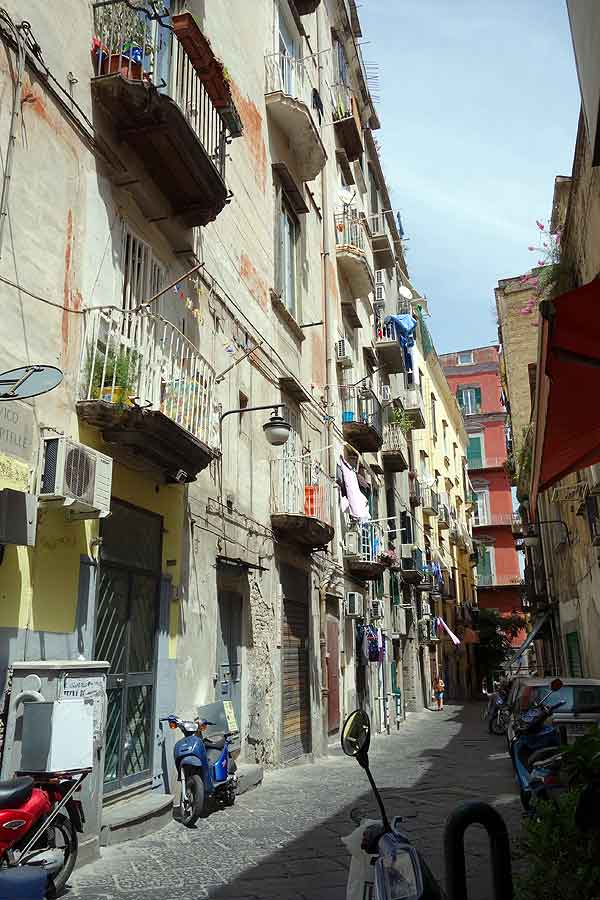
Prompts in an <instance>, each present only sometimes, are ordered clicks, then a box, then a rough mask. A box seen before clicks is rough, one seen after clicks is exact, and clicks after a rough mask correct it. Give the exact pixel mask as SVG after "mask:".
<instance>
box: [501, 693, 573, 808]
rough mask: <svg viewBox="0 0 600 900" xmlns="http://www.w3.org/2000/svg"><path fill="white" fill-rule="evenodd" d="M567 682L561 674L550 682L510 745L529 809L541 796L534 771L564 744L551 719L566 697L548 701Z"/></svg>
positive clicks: (524, 715)
mask: <svg viewBox="0 0 600 900" xmlns="http://www.w3.org/2000/svg"><path fill="white" fill-rule="evenodd" d="M562 686H563V683H562V681H561V680H560V678H555V679H554V680H553V681H552V682H550V690H549V691H548V693H547V694H546V695H545V696H544V697H542V699H541V700H539V701H537V702H536V703H534V704H533V706H531V707H530V708H529V709H527V710H525V711H524V712H523V713H521V715H520V716H519V719H518V720H517V722H516V725H515V736H514V738H513V741H512V743H511V746H510V755H511V759H512V763H513V767H514V770H515V778H516V781H517V784H518V786H519V791H520V796H521V803H522V805H523V809H524V810H525V811H526V812H527V811H530V809H531V807H532V800H533V801H535V800H536V799H537V797H538V794H539V791H540V788H542V789H543V784H542V785H540V780H539V777H538V776H537V775H536V779H535V781H534V783H533V785H532V783H531V781H532V772H533V769H534V767H535V766H536V765H537V766H539V765H540V763H541V762H542V760H544V759H545V758H548V757H550V756H553V755H556V753H557V748H558V747H559V746H560V736H559V734H558V732H557V730H556V729H555V728H554V727H553V725H552V724H550V723H549V722H548V719H549V718H550V717H551V716H552V714H553V713H554V712H555V711H556V710H557V709H558V708H559V707H561V706H563V705H564V702H565V701H564V700H561V701H559V702H558V703H554V704H547V703H546V701H547V699H548V698H549V697H550V696H551V695H552V694H553V693H555V692H556V691H559V690H560V689H561V687H562Z"/></svg>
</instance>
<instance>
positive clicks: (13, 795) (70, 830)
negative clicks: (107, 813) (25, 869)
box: [0, 772, 88, 898]
mask: <svg viewBox="0 0 600 900" xmlns="http://www.w3.org/2000/svg"><path fill="white" fill-rule="evenodd" d="M87 775H88V772H82V773H79V774H78V775H76V776H71V775H64V776H60V775H52V776H50V775H40V776H36V777H35V780H34V779H33V778H32V777H31V776H29V775H22V776H20V777H17V778H13V779H12V780H11V781H0V871H1V867H2V866H23V865H29V866H40V867H43V868H44V870H45V871H46V872H47V874H48V889H47V891H46V897H49V898H54V897H58V896H59V895H60V893H61V892H62V890H63V888H64V887H65V885H66V883H67V881H68V880H69V878H70V876H71V873H72V871H73V868H74V867H75V862H76V860H77V847H78V841H77V832H82V831H83V822H84V816H83V808H82V806H81V801H79V800H76V799H75V796H74V795H75V793H76V791H78V790H79V789H80V787H81V784H82V782H83V780H84V779H85V777H86V776H87ZM63 810H64V811H65V812H66V813H67V814H66V815H65V813H64V812H63Z"/></svg>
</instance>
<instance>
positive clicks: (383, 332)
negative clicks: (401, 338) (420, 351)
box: [374, 316, 398, 344]
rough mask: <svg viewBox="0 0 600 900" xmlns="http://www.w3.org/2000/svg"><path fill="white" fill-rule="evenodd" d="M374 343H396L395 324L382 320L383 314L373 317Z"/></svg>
mask: <svg viewBox="0 0 600 900" xmlns="http://www.w3.org/2000/svg"><path fill="white" fill-rule="evenodd" d="M374 327H375V343H376V344H389V343H393V344H398V336H397V334H396V326H395V325H394V323H393V322H387V323H386V322H384V317H383V316H376V317H375V326H374Z"/></svg>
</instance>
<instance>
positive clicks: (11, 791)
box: [0, 775, 33, 809]
mask: <svg viewBox="0 0 600 900" xmlns="http://www.w3.org/2000/svg"><path fill="white" fill-rule="evenodd" d="M32 791H33V778H30V777H29V775H23V776H22V777H21V778H12V779H11V780H10V781H0V809H14V808H15V807H16V806H21V805H22V804H23V803H27V801H28V800H29V798H30V797H31V792H32Z"/></svg>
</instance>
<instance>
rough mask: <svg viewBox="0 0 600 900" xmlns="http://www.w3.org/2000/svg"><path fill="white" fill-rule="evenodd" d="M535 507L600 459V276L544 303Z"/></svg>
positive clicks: (535, 468)
mask: <svg viewBox="0 0 600 900" xmlns="http://www.w3.org/2000/svg"><path fill="white" fill-rule="evenodd" d="M541 312H542V319H541V326H542V327H541V334H540V352H539V364H540V368H539V372H540V373H541V377H540V378H538V383H537V394H536V422H535V428H536V430H535V444H534V457H533V469H532V472H533V478H532V497H531V508H532V509H535V501H536V499H537V494H538V493H539V491H543V490H545V489H546V488H548V487H550V485H552V484H554V483H555V482H557V481H560V480H561V479H562V478H564V477H565V476H566V475H569V474H570V473H571V472H576V471H578V470H579V469H584V468H586V467H587V466H591V465H592V463H596V462H600V280H596V281H592V282H590V283H589V284H586V285H584V287H581V288H577V290H574V291H569V292H568V293H567V294H561V296H560V297H557V298H556V300H554V301H552V302H550V303H545V304H542V307H541Z"/></svg>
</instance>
